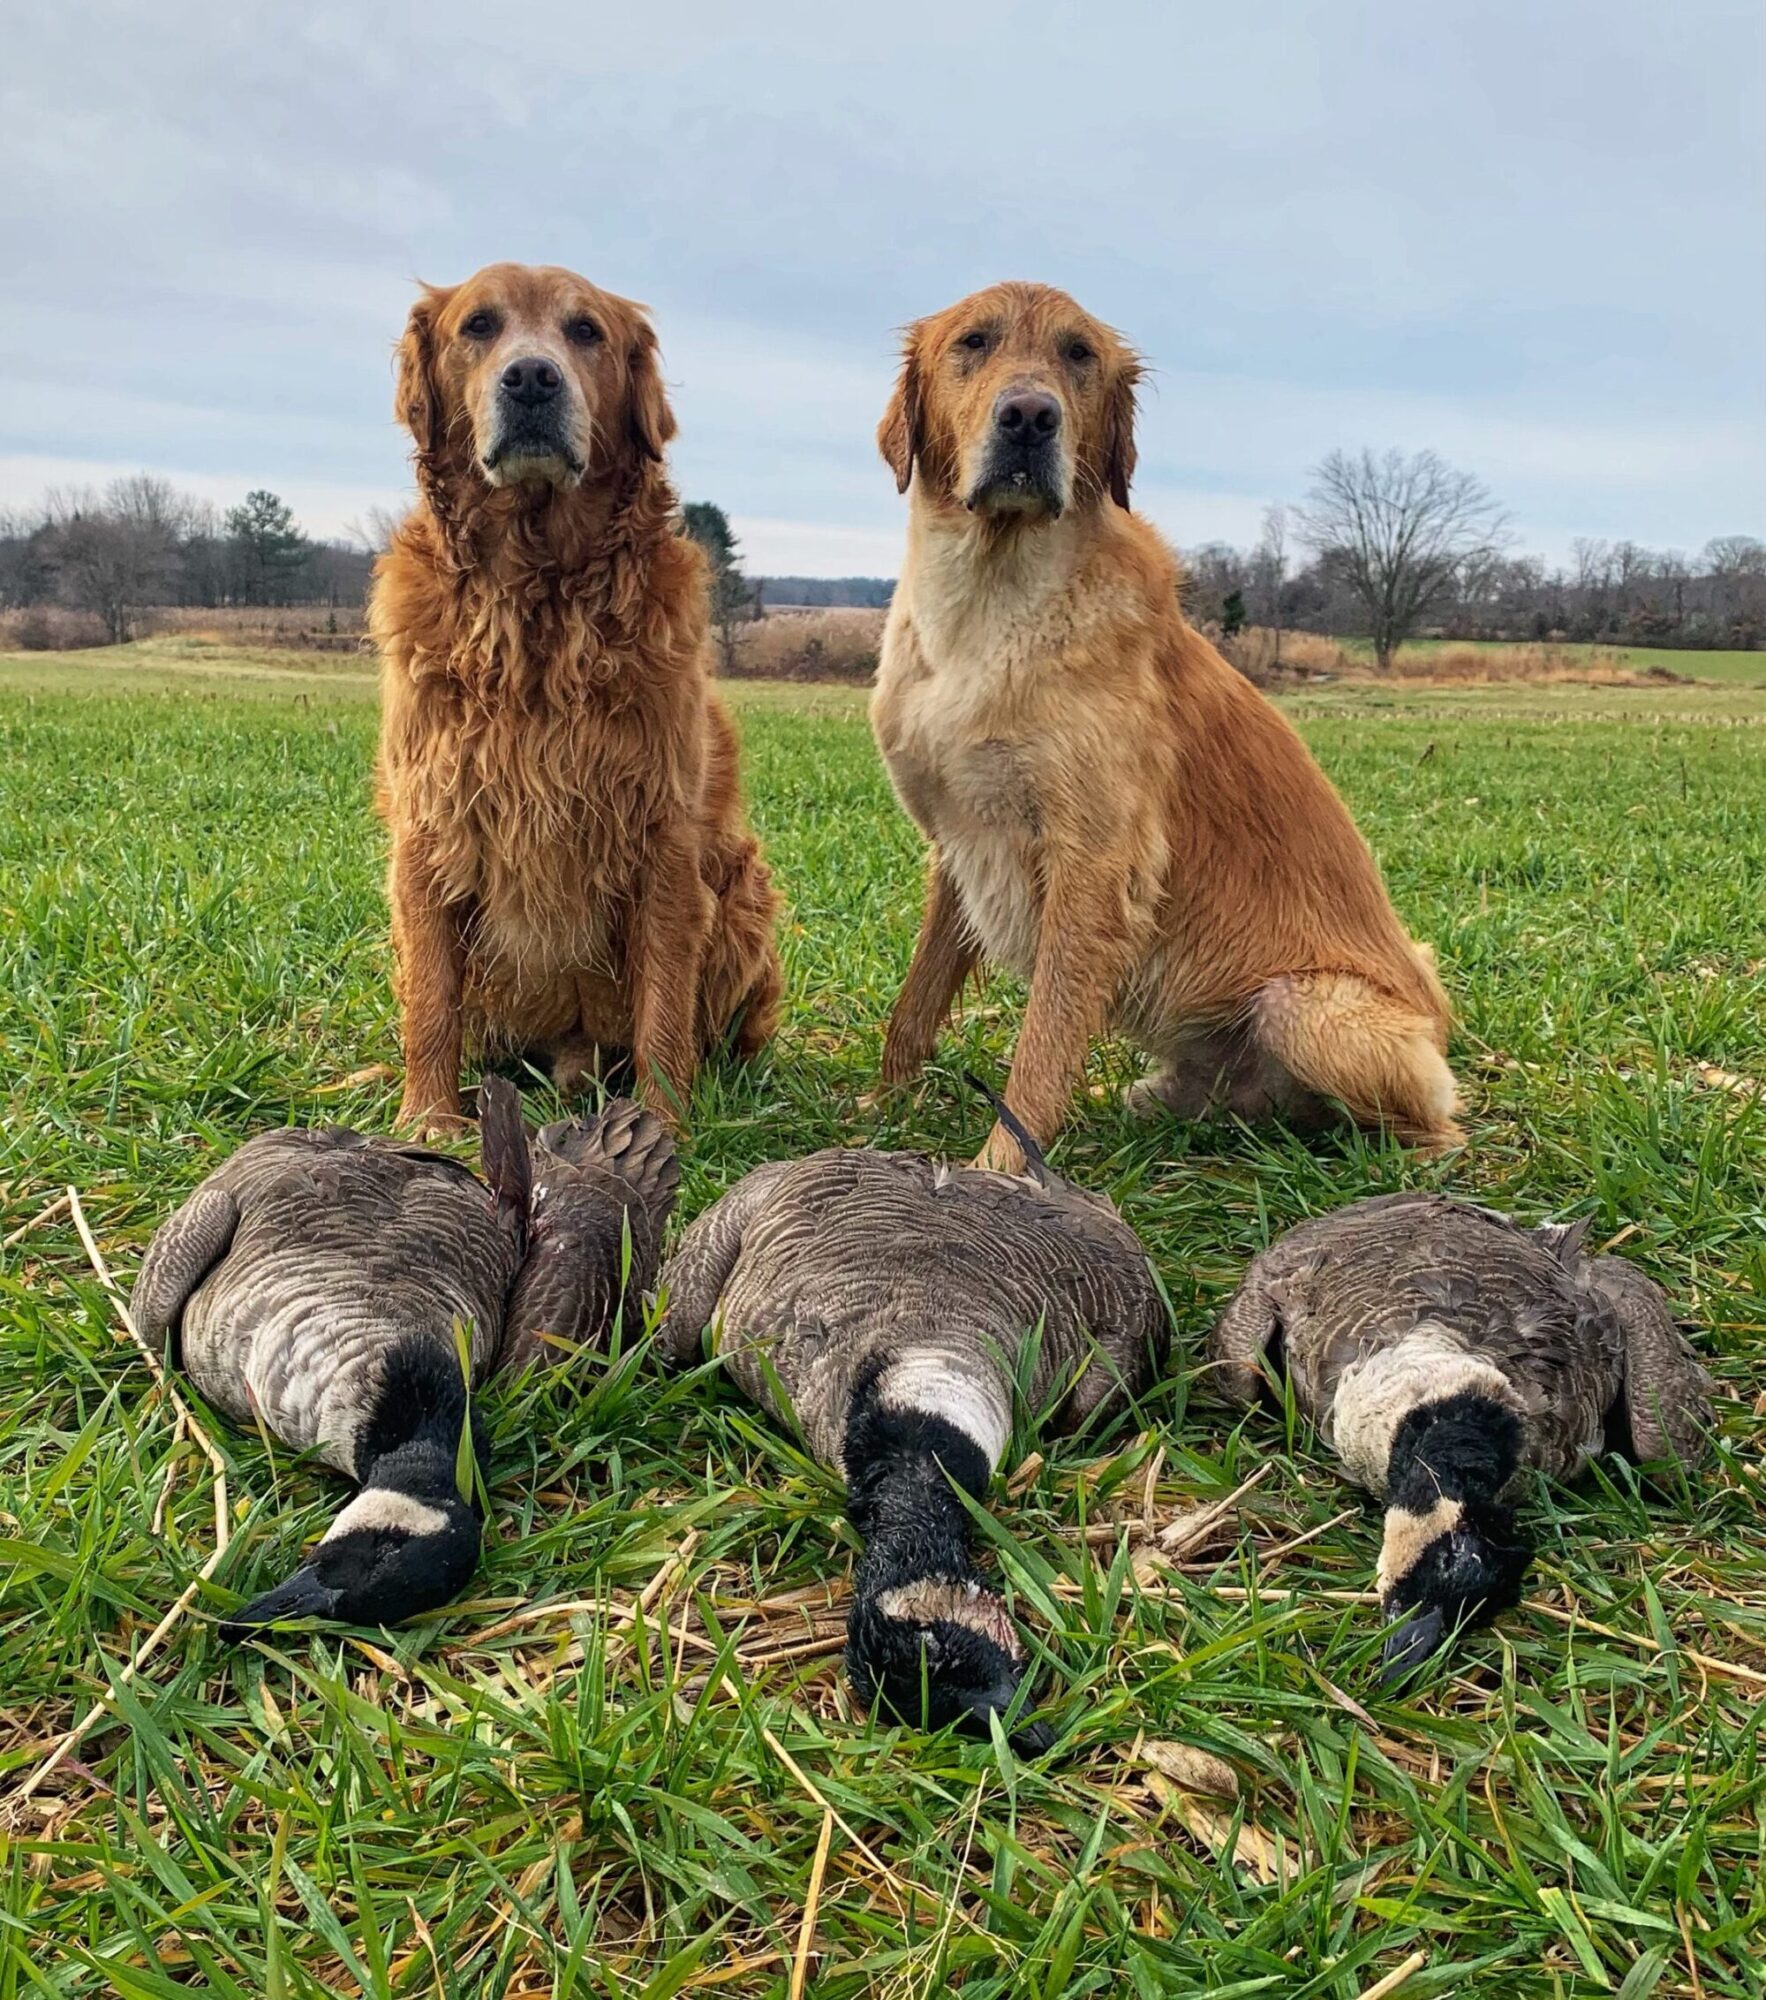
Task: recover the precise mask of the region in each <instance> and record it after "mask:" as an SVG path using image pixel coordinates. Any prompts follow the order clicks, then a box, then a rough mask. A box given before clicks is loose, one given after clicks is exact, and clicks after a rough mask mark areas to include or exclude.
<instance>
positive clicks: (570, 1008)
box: [369, 264, 780, 1132]
mask: <svg viewBox="0 0 1766 2000" xmlns="http://www.w3.org/2000/svg"><path fill="white" fill-rule="evenodd" d="M395 407H396V412H397V415H398V417H399V420H400V421H401V422H402V423H403V424H404V425H405V426H406V427H407V428H408V429H409V430H410V432H411V435H412V436H413V438H414V439H415V440H416V453H415V462H416V470H417V487H418V502H417V506H416V509H415V511H414V512H413V513H412V514H411V515H410V516H409V517H408V519H407V520H406V521H405V522H404V524H403V525H402V526H401V527H400V528H399V530H398V532H397V534H396V535H395V536H394V538H393V543H392V546H391V548H390V549H389V550H388V552H387V553H386V555H385V556H383V557H382V558H381V561H380V563H379V566H378V569H377V571H376V576H375V584H374V593H373V600H372V604H371V607H370V612H369V625H370V629H371V631H372V633H373V636H374V640H375V643H376V645H377V646H378V647H379V649H380V657H381V662H382V720H381V734H380V762H379V804H380V810H381V813H382V816H383V817H384V818H385V820H386V823H387V826H388V828H389V829H390V832H391V836H392V859H391V876H390V899H391V903H392V930H393V945H394V949H395V952H396V955H397V961H398V997H399V1003H400V1011H401V1015H402V1020H403V1030H404V1043H405V1063H406V1076H405V1091H404V1102H403V1108H402V1111H401V1118H402V1120H403V1122H404V1123H405V1124H406V1125H408V1126H412V1127H415V1128H417V1129H419V1130H422V1131H428V1132H437V1131H444V1130H447V1129H448V1128H449V1127H451V1126H453V1125H455V1124H457V1123H458V1119H459V1111H460V1100H459V1085H460V1064H461V1059H462V1054H463V1045H464V1043H465V1042H466V1040H467V1039H468V1038H470V1039H471V1040H472V1041H473V1042H475V1043H477V1044H479V1045H480V1046H481V1047H483V1048H485V1049H486V1050H489V1051H493V1052H494V1051H496V1050H499V1049H502V1050H510V1051H518V1052H521V1053H524V1054H529V1055H540V1056H543V1057H544V1058H546V1059H547V1060H549V1061H550V1062H551V1064H552V1066H553V1074H554V1076H555V1078H556V1080H557V1081H558V1083H559V1085H560V1087H561V1088H565V1089H568V1088H570V1087H571V1086H572V1085H574V1084H575V1083H576V1082H577V1081H579V1080H580V1079H581V1077H582V1076H583V1074H584V1073H585V1071H587V1070H589V1069H591V1068H595V1067H598V1066H599V1064H600V1062H601V1060H602V1058H603V1056H604V1055H606V1054H607V1053H609V1052H611V1051H616V1050H617V1051H621V1052H629V1054H630V1055H631V1057H632V1058H633V1060H634V1062H635V1066H636V1069H637V1083H638V1089H639V1091H640V1093H641V1094H642V1095H643V1096H644V1097H645V1098H646V1099H647V1101H648V1102H649V1103H650V1104H651V1106H652V1107H653V1108H654V1109H655V1110H656V1111H657V1112H658V1113H659V1114H660V1115H661V1116H662V1117H664V1118H665V1119H667V1120H668V1121H669V1122H670V1123H671V1124H673V1123H678V1121H679V1119H680V1118H681V1116H682V1114H683V1112H684V1109H685V1105H686V1101H687V1095H688V1092H689V1091H690V1089H691V1087H692V1083H693V1075H694V1070H695V1067H696V1065H697V1063H698V1061H699V1059H700V1057H701V1056H702V1055H703V1054H704V1053H705V1052H706V1051H707V1050H708V1049H710V1048H711V1047H712V1046H713V1045H714V1044H715V1043H717V1042H719V1041H720V1040H721V1039H722V1038H723V1037H724V1036H725V1035H726V1034H728V1033H730V1032H732V1030H733V1033H734V1046H735V1049H736V1052H737V1053H738V1054H739V1055H744V1056H746V1055H752V1054H753V1053H754V1052H755V1051H756V1050H758V1049H759V1048H760V1047H761V1046H762V1045H763V1044H764V1043H765V1042H766V1040H767V1038H768V1036H769V1035H770V1034H771V1032H772V1029H773V1025H774V1021H775V1018H776V1015H777V1011H778V997H779V984H780V981H779V963H778V957H777V953H776V951H775V948H774V943H773V924H774V916H775V911H776V905H777V898H776V897H775V895H774V893H773V889H772V886H771V883H770V881H769V879H768V875H767V870H766V867H765V865H764V864H763V862H762V861H761V858H760V854H759V850H758V848H757V846H756V843H755V840H754V838H753V836H752V834H750V832H749V831H748V828H747V824H746V821H745V819H744V816H743V809H742V800H741V795H740V792H739V789H738V785H737V750H736V739H735V734H734V732H733V730H732V728H731V726H730V721H729V718H728V716H727V715H726V714H725V712H724V709H723V706H722V704H721V703H720V702H719V701H718V699H717V697H716V695H715V694H714V692H713V691H712V687H711V654H710V642H709V628H708V591H707V578H706V568H705V562H704V559H703V557H702V556H701V554H700V552H699V550H698V549H697V548H696V547H695V546H694V545H693V543H692V542H690V541H688V540H686V539H685V538H684V537H683V536H682V535H681V533H680V532H679V524H678V515H677V509H676V504H675V496H674V493H673V491H672V490H671V488H670V486H669V484H668V478H667V475H666V473H665V471H664V469H663V463H662V452H663V447H664V445H665V444H667V442H668V440H669V438H670V437H672V436H673V434H674V428H675V426H674V417H673V415H672V413H671V411H670V409H669V406H668V400H667V397H666V396H665V394H664V392H663V387H662V377H661V374H660V372H659V370H658V366H657V354H656V336H655V334H654V333H653V332H652V330H651V327H650V324H649V322H648V320H647V319H646V318H645V317H644V314H643V310H642V308H640V307H638V306H635V305H633V304H631V303H630V302H629V301H628V300H625V299H620V298H615V297H614V296H613V295H612V294H611V293H608V292H603V291H600V290H598V289H597V288H596V287H595V286H594V285H591V284H589V283H588V282H587V281H586V280H585V279H582V278H579V277H577V276H575V275H574V274H573V273H571V272H569V271H561V270H554V269H549V268H531V267H527V266H523V265H519V264H493V265H491V266H489V267H488V268H487V269H485V270H483V271H480V272H479V273H478V275H477V276H476V277H473V278H469V279H467V281H466V282H465V283H464V284H461V285H453V286H446V287H442V288H439V289H432V290H429V291H426V292H425V293H424V295H423V296H422V297H421V298H420V299H419V300H418V301H417V303H416V305H415V306H414V307H413V309H412V312H411V317H410V323H409V325H408V326H407V327H406V330H405V335H404V339H403V341H402V342H401V344H400V347H399V357H398V390H397V397H396V403H395Z"/></svg>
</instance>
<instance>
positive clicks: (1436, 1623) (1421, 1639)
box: [1380, 1607, 1447, 1684]
mask: <svg viewBox="0 0 1766 2000" xmlns="http://www.w3.org/2000/svg"><path fill="white" fill-rule="evenodd" d="M1446 1631H1447V1621H1446V1619H1445V1618H1444V1617H1443V1616H1442V1614H1441V1613H1440V1612H1439V1611H1437V1610H1435V1609H1434V1608H1433V1607H1430V1608H1428V1609H1426V1610H1422V1611H1418V1612H1416V1613H1415V1614H1414V1615H1413V1616H1412V1617H1409V1618H1407V1619H1405V1621H1404V1623H1403V1624H1402V1625H1394V1626H1393V1627H1392V1629H1391V1630H1390V1631H1389V1632H1388V1633H1387V1634H1386V1643H1385V1646H1384V1648H1383V1649H1382V1651H1381V1655H1380V1678H1381V1679H1382V1680H1384V1681H1386V1682H1387V1683H1388V1684H1394V1683H1396V1682H1398V1681H1402V1680H1404V1679H1406V1678H1407V1677H1408V1676H1409V1675H1410V1674H1412V1673H1414V1672H1415V1671H1416V1669H1417V1668H1418V1667H1420V1666H1421V1665H1422V1664H1423V1662H1424V1661H1425V1660H1426V1659H1428V1658H1429V1657H1430V1655H1431V1654H1433V1653H1434V1652H1436V1651H1437V1650H1438V1649H1439V1647H1440V1645H1441V1641H1442V1639H1443V1638H1444V1637H1445V1636H1446Z"/></svg>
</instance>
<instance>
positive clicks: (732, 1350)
mask: <svg viewBox="0 0 1766 2000" xmlns="http://www.w3.org/2000/svg"><path fill="white" fill-rule="evenodd" d="M1002 1115H1005V1114H1003V1113H1002ZM1015 1136H1017V1137H1018V1139H1019V1142H1020V1144H1021V1145H1023V1146H1024V1150H1025V1155H1026V1158H1027V1159H1028V1160H1029V1161H1030V1162H1031V1168H1030V1172H1029V1173H1028V1174H1026V1175H1025V1176H1023V1177H1018V1176H1010V1175H1006V1174H998V1173H990V1172H985V1171H982V1170H979V1169H975V1168H970V1167H960V1166H941V1165H938V1164H936V1163H935V1162H933V1161H931V1160H928V1159H925V1158H923V1157H921V1156H920V1155H919V1154H916V1153H886V1152H873V1151H868V1150H861V1149H853V1148H837V1149H835V1150H832V1151H828V1152H822V1153H814V1154H811V1155H810V1156H809V1157H808V1158H807V1159H803V1160H795V1161H789V1160H787V1161H775V1162H773V1163H772V1164H770V1165H768V1166H763V1167H758V1168H756V1169H755V1171H754V1172H753V1173H751V1174H749V1175H748V1176H747V1177H746V1179H744V1180H742V1181H740V1182H738V1183H737V1185H736V1186H735V1187H734V1188H732V1189H731V1190H730V1192H729V1193H728V1194H726V1195H725V1196H724V1197H723V1199H722V1200H721V1201H718V1202H717V1203H715V1204H714V1205H713V1206H712V1207H711V1208H710V1209H708V1210H707V1211H706V1212H705V1213H704V1214H703V1215H701V1216H700V1217H699V1219H698V1220H697V1221H696V1222H694V1223H693V1225H692V1226H691V1227H690V1228H689V1229H688V1230H687V1231H686V1233H685V1234H684V1235H683V1236H682V1238H681V1240H680V1243H679V1245H678V1247H677V1248H676V1250H675V1253H674V1255H673V1256H672V1257H671V1258H670V1259H669V1261H668V1263H667V1264H666V1265H665V1266H664V1269H663V1274H662V1287H663V1292H664V1294H665V1298H666V1313H667V1318H666V1323H665V1326H664V1329H663V1333H662V1336H661V1339H662V1346H663V1351H664V1353H665V1355H666V1356H667V1357H669V1358H671V1359H673V1360H674V1361H676V1362H684V1361H688V1360H692V1359H695V1358H696V1357H697V1356H698V1354H699V1352H700V1336H701V1333H702V1331H703V1330H704V1329H705V1328H706V1327H707V1326H710V1327H711V1328H712V1342H713V1349H714V1351H715V1352H716V1353H717V1354H718V1355H719V1357H720V1358H721V1359H722V1360H723V1362H724V1365H725V1366H726V1367H727V1368H728V1369H729V1371H730V1373H731V1374H733V1375H734V1376H735V1378H736V1380H737V1382H738V1383H739V1384H740V1385H741V1387H742V1388H743V1390H744V1391H745V1392H746V1393H747V1394H748V1395H749V1396H750V1397H751V1398H752V1399H753V1400H754V1401H755V1402H757V1403H760V1404H762V1405H763V1406H765V1407H767V1408H770V1409H773V1410H775V1412H776V1413H777V1414H781V1415H783V1414H785V1413H784V1412H783V1411H781V1410H779V1407H778V1401H777V1396H783V1398H785V1399H786V1400H787V1401H788V1402H789V1404H790V1406H791V1414H792V1415H794V1416H795V1419H796V1422H797V1424H798V1426H799V1428H800V1429H801V1431H802V1433H803V1436H804V1438H805V1440H806V1442H807V1444H808V1446H809V1448H810V1449H811V1450H812V1451H813V1452H814V1453H815V1455H816V1456H817V1457H818V1458H819V1459H821V1460H822V1461H823V1463H825V1464H827V1465H831V1466H833V1467H834V1468H835V1470H836V1471H838V1472H839V1473H840V1474H841V1475H842V1476H843V1478H844V1479H845V1481H846V1490H847V1510H848V1513H849V1516H850V1518H851V1520H852V1524H853V1526H854V1527H855V1528H856V1529H857V1530H858V1532H859V1534H860V1536H861V1537H862V1538H863V1541H864V1544H865V1547H864V1551H863V1554H862V1555H861V1556H860V1558H859V1562H858V1567H857V1571H856V1574H855V1577H854V1581H853V1593H854V1594H853V1606H852V1611H851V1613H850V1616H849V1620H848V1626H847V1648H846V1666H847V1672H848V1674H849V1675H850V1677H851V1679H852V1682H853V1685H854V1687H855V1688H856V1690H857V1691H858V1694H859V1696H860V1698H861V1699H862V1700H864V1701H865V1702H866V1703H867V1704H879V1703H880V1704H881V1705H882V1706H883V1707H885V1708H886V1709H888V1710H890V1711H892V1712H893V1713H894V1714H896V1715H898V1716H901V1717H903V1718H904V1719H906V1720H909V1721H914V1722H918V1721H921V1720H922V1719H923V1720H924V1722H925V1723H926V1725H927V1726H929V1727H932V1728H939V1727H942V1726H943V1725H944V1724H946V1723H948V1722H953V1721H955V1722H962V1723H964V1724H965V1725H967V1726H968V1727H970V1728H979V1729H980V1730H982V1731H985V1730H986V1728H987V1726H988V1718H989V1716H991V1715H995V1714H1000V1715H1003V1714H1004V1713H1005V1712H1006V1711H1007V1710H1009V1709H1010V1708H1011V1706H1012V1704H1013V1703H1014V1701H1016V1700H1017V1699H1018V1697H1019V1689H1020V1684H1021V1683H1022V1681H1023V1680H1024V1677H1025V1668H1026V1659H1025V1650H1024V1645H1023V1642H1022V1640H1021V1639H1020V1637H1019V1635H1018V1633H1017V1632H1016V1630H1015V1629H1014V1628H1013V1625H1012V1621H1011V1617H1010V1615H1009V1613H1008V1612H1007V1609H1006V1606H1005V1604H1004V1602H1003V1601H1002V1600H1001V1598H1000V1597H999V1596H998V1595H997V1594H996V1593H995V1592H994V1591H993V1590H991V1589H990V1588H989V1587H988V1586H987V1584H986V1583H985V1582H984V1581H983V1579H982V1576H981V1574H980V1572H979V1570H978V1569H977V1568H976V1566H975V1563H974V1560H973V1557H972V1556H971V1553H970V1526H969V1517H968V1514H967V1512H966V1510H965V1508H964V1506H963V1503H962V1500H961V1499H960V1498H959V1497H958V1495H957V1494H956V1493H955V1492H954V1491H953V1490H952V1486H951V1482H952V1481H955V1482H956V1484H957V1485H958V1486H960V1487H961V1488H962V1489H963V1491H964V1492H966V1493H967V1494H968V1495H969V1496H970V1497H971V1498H972V1499H974V1500H977V1501H979V1500H980V1499H981V1498H982V1497H983V1495H984V1494H985V1493H986V1491H987V1487H988V1483H989V1481H990V1479H991V1477H992V1475H993V1473H994V1470H995V1469H996V1467H997V1466H998V1465H999V1462H1000V1458H1001V1456H1002V1454H1003V1453H1004V1451H1005V1448H1006V1444H1007V1442H1008V1439H1009V1438H1010V1435H1011V1429H1012V1409H1013V1392H1014V1384H1015V1382H1016V1381H1017V1380H1018V1374H1019V1371H1020V1370H1022V1371H1023V1372H1024V1374H1025V1375H1026V1376H1027V1378H1028V1379H1027V1380H1026V1381H1025V1383H1024V1392H1025V1397H1026V1402H1027V1405H1028V1407H1029V1408H1030V1410H1031V1411H1033V1412H1036V1411H1042V1410H1044V1409H1046V1408H1048V1407H1049V1406H1050V1404H1052V1403H1056V1401H1057V1398H1058V1399H1059V1400H1058V1412H1057V1425H1058V1427H1059V1428H1061V1429H1072V1428H1075V1427H1077V1426H1078V1425H1079V1424H1081V1423H1083V1422H1085V1421H1086V1420H1088V1419H1090V1418H1091V1417H1093V1416H1095V1415H1096V1414H1097V1413H1098V1412H1100V1411H1101V1410H1103V1409H1105V1408H1106V1407H1108V1406H1113V1405H1114V1404H1116V1403H1117V1402H1119V1401H1120V1400H1121V1399H1122V1398H1123V1397H1124V1396H1125V1395H1131V1394H1133V1393H1135V1392H1136V1391H1138V1390H1139V1389H1140V1388H1141V1387H1142V1386H1143V1385H1144V1384H1145V1383H1146V1382H1147V1381H1148V1379H1149V1378H1150V1376H1151V1375H1152V1373H1153V1372H1154V1370H1155V1368H1156V1367H1157V1366H1158V1365H1159V1363H1160V1362H1161V1360H1162V1358H1163V1354H1164V1349H1165V1341H1166V1334H1167V1324H1166V1314H1165V1309H1164V1306H1163V1304H1162V1302H1161V1300H1160V1296H1159V1292H1158V1289H1157V1287H1156V1285H1155V1284H1154V1282H1153V1278H1152V1274H1151V1271H1150V1270H1149V1268H1148V1264H1147V1258H1146V1253H1145V1252H1144V1251H1143V1250H1142V1248H1141V1246H1140V1244H1139V1242H1138V1241H1137V1240H1136V1238H1135V1236H1134V1233H1133V1232H1132V1231H1131V1230H1130V1229H1129V1227H1128V1225H1127V1224H1126V1223H1125V1222H1124V1221H1123V1220H1122V1218H1121V1217H1120V1216H1119V1215H1118V1214H1117V1213H1116V1211H1115V1209H1114V1208H1113V1207H1112V1206H1111V1205H1110V1203H1109V1202H1108V1201H1106V1200H1105V1199H1103V1198H1102V1197H1101V1196H1098V1195H1092V1194H1087V1193H1084V1192H1082V1191H1081V1190H1080V1189H1078V1188H1075V1187H1072V1186H1070V1185H1069V1184H1068V1183H1067V1182H1065V1181H1062V1180H1060V1179H1058V1178H1057V1177H1056V1176H1055V1175H1053V1174H1052V1173H1050V1172H1049V1171H1048V1170H1047V1168H1046V1167H1045V1166H1044V1164H1043V1161H1042V1158H1041V1155H1040V1153H1038V1152H1037V1151H1036V1149H1035V1146H1034V1143H1033V1142H1032V1141H1030V1140H1029V1138H1028V1135H1026V1134H1024V1133H1022V1132H1019V1133H1017V1134H1016V1135H1015ZM1069 1385H1070V1386H1069ZM1063 1390H1065V1393H1064V1394H1062V1391H1063ZM775 1392H776V1393H775ZM1015 1740H1016V1742H1017V1743H1018V1746H1019V1747H1020V1749H1022V1750H1026V1751H1030V1752H1034V1751H1038V1750H1042V1749H1045V1748H1047V1747H1048V1744H1049V1742H1050V1741H1051V1738H1050V1735H1049V1732H1048V1731H1047V1730H1046V1729H1045V1728H1043V1727H1042V1726H1041V1725H1031V1726H1029V1727H1024V1728H1020V1729H1019V1731H1018V1733H1017V1736H1016V1738H1015Z"/></svg>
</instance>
